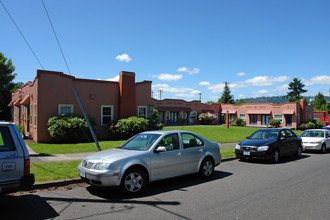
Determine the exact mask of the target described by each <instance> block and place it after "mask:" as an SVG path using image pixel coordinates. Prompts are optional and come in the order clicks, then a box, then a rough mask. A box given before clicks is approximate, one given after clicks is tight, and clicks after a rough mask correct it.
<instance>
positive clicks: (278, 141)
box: [235, 128, 302, 163]
mask: <svg viewBox="0 0 330 220" xmlns="http://www.w3.org/2000/svg"><path fill="white" fill-rule="evenodd" d="M301 143H302V142H301V138H300V137H299V136H298V135H296V134H295V133H294V132H293V131H292V130H290V129H286V128H266V129H260V130H258V131H256V132H254V133H253V134H252V135H251V136H250V137H247V138H246V140H245V141H242V142H240V143H238V144H237V145H236V147H235V154H236V157H238V158H240V159H250V158H251V159H261V160H270V161H272V162H274V163H277V162H278V161H279V159H280V157H282V156H286V155H296V156H297V157H301V153H302V144H301Z"/></svg>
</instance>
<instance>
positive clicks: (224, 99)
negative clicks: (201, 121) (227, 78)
mask: <svg viewBox="0 0 330 220" xmlns="http://www.w3.org/2000/svg"><path fill="white" fill-rule="evenodd" d="M218 103H231V104H234V98H233V96H232V95H230V88H229V86H228V83H227V82H225V87H224V88H223V92H222V95H221V98H220V99H219V100H218Z"/></svg>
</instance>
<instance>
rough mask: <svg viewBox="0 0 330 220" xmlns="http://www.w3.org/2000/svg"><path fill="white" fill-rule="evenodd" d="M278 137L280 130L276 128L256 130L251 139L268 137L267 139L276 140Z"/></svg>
mask: <svg viewBox="0 0 330 220" xmlns="http://www.w3.org/2000/svg"><path fill="white" fill-rule="evenodd" d="M277 137H278V131H275V130H261V131H256V132H254V133H253V134H252V135H251V136H250V139H267V140H276V139H277Z"/></svg>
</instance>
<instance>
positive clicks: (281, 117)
mask: <svg viewBox="0 0 330 220" xmlns="http://www.w3.org/2000/svg"><path fill="white" fill-rule="evenodd" d="M277 116H280V117H277ZM274 119H278V120H280V121H281V123H282V122H283V115H282V114H276V115H274Z"/></svg>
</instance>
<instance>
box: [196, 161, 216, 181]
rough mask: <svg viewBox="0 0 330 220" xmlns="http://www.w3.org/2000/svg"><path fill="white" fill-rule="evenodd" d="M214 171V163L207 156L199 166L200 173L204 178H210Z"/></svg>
mask: <svg viewBox="0 0 330 220" xmlns="http://www.w3.org/2000/svg"><path fill="white" fill-rule="evenodd" d="M213 173H214V163H213V160H212V159H210V158H205V159H204V160H203V162H202V164H201V167H200V168H199V174H200V176H201V177H203V178H209V177H211V176H212V175H213Z"/></svg>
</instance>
